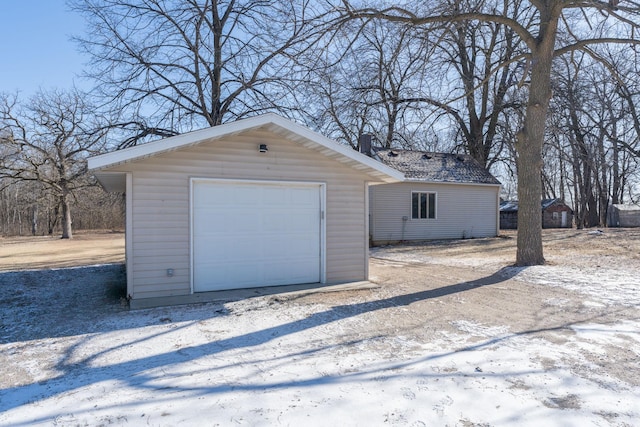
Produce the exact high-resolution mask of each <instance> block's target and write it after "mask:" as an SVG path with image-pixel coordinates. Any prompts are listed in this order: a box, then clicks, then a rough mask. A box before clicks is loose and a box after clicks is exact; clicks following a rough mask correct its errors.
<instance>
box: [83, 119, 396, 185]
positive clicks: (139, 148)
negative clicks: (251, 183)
mask: <svg viewBox="0 0 640 427" xmlns="http://www.w3.org/2000/svg"><path fill="white" fill-rule="evenodd" d="M265 125H273V126H276V127H278V128H281V129H282V130H284V131H285V132H286V133H290V134H292V135H296V136H299V137H302V138H304V139H306V140H308V141H310V142H311V143H313V144H315V145H318V146H320V147H324V148H327V149H329V150H331V151H332V152H335V153H336V154H339V155H340V156H342V157H343V158H346V159H345V160H346V162H347V163H349V162H354V163H356V164H357V163H359V164H362V165H364V166H366V167H368V168H370V169H373V171H375V172H377V174H379V175H380V176H379V178H380V179H382V180H383V181H385V182H398V181H404V179H405V178H404V174H403V173H402V172H400V171H398V170H396V169H393V168H392V167H389V166H387V165H385V164H383V163H381V162H379V161H377V160H375V159H372V158H371V157H368V156H366V155H364V154H362V153H359V152H357V151H355V150H353V149H352V148H350V147H347V146H344V145H340V144H338V143H337V142H335V141H334V140H332V139H330V138H327V137H326V136H324V135H321V134H319V133H317V132H314V131H312V130H311V129H309V128H307V127H305V126H302V125H299V124H297V123H295V122H292V121H291V120H289V119H285V118H284V117H281V116H279V115H277V114H275V113H267V114H262V115H260V116H255V117H250V118H247V119H242V120H238V121H235V122H231V123H225V124H222V125H219V126H213V127H210V128H206V129H201V130H197V131H194V132H189V133H185V134H181V135H176V136H173V137H170V138H165V139H160V140H156V141H151V142H148V143H146V144H142V145H136V146H134V147H130V148H125V149H124V150H118V151H113V152H110V153H106V154H101V155H99V156H95V157H90V158H89V159H88V167H89V170H90V171H93V170H98V169H103V168H107V167H110V166H115V165H117V164H121V163H125V162H130V161H133V160H136V159H141V158H145V157H149V156H153V155H156V154H160V153H164V152H167V151H172V150H176V149H178V148H182V147H186V146H189V145H195V144H198V143H200V142H202V141H206V140H211V139H218V138H221V137H224V136H227V135H232V134H236V133H239V132H244V131H247V130H250V129H254V128H259V127H261V126H265Z"/></svg>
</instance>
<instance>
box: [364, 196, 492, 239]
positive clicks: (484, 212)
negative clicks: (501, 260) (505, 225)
mask: <svg viewBox="0 0 640 427" xmlns="http://www.w3.org/2000/svg"><path fill="white" fill-rule="evenodd" d="M498 191H499V187H498V186H486V185H464V184H425V183H399V184H383V185H376V186H373V187H371V189H370V201H369V202H370V206H371V207H370V222H371V224H370V231H369V232H370V233H371V237H372V240H373V241H374V243H376V242H377V243H381V242H396V241H403V240H430V239H461V238H475V237H491V236H496V235H497V234H498V229H497V227H498V225H497V221H498V220H497V218H498ZM412 192H426V193H435V194H436V218H435V219H413V218H412V217H411V194H412ZM403 217H406V221H403Z"/></svg>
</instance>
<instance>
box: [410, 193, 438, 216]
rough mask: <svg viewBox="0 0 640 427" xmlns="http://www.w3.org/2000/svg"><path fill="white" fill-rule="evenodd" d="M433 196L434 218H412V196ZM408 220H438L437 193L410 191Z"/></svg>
mask: <svg viewBox="0 0 640 427" xmlns="http://www.w3.org/2000/svg"><path fill="white" fill-rule="evenodd" d="M416 193H418V194H433V195H434V196H435V203H436V208H435V216H434V217H433V218H414V217H413V195H414V194H416ZM409 218H411V220H412V221H435V220H437V219H438V192H437V191H427V190H424V191H423V190H411V198H410V199H409Z"/></svg>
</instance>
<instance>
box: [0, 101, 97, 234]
mask: <svg viewBox="0 0 640 427" xmlns="http://www.w3.org/2000/svg"><path fill="white" fill-rule="evenodd" d="M91 111H92V108H90V107H89V106H88V105H87V104H86V103H85V102H84V100H83V98H82V97H81V96H80V95H79V94H78V93H76V92H69V93H65V92H48V93H47V92H40V93H38V94H36V95H34V97H33V98H31V99H30V101H29V102H28V103H27V104H26V105H24V106H23V105H22V104H20V103H19V101H18V98H17V96H9V95H1V96H0V144H1V147H2V153H1V156H0V178H2V179H3V180H2V182H3V183H5V185H11V184H15V183H28V182H31V183H33V184H34V185H33V186H32V190H31V191H34V190H38V191H41V192H42V195H41V196H40V197H48V196H51V197H53V198H54V199H55V206H54V207H53V208H54V210H55V212H56V215H55V218H56V219H55V220H56V221H57V217H58V215H57V212H58V211H59V212H60V215H61V219H62V238H63V239H70V238H72V237H73V231H72V216H71V204H72V201H73V198H74V195H75V193H76V192H77V191H78V190H79V189H81V188H83V187H86V186H89V185H91V184H92V183H91V182H90V181H89V178H88V176H87V174H86V168H87V167H86V157H88V156H89V155H91V154H95V153H97V152H98V151H99V150H100V149H101V148H102V144H103V141H104V138H103V136H104V135H103V134H102V133H97V134H96V133H95V132H94V131H93V129H95V128H96V126H95V124H94V123H90V120H89V117H90V112H91ZM21 188H23V189H24V187H21ZM34 217H37V216H36V215H35V214H34ZM34 227H35V224H34ZM50 229H52V226H51V224H50ZM34 231H35V230H34Z"/></svg>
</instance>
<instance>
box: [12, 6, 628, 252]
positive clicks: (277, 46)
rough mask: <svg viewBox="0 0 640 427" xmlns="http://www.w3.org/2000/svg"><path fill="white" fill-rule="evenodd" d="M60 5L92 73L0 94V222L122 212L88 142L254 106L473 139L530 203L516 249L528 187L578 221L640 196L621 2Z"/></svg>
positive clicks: (382, 136)
mask: <svg viewBox="0 0 640 427" xmlns="http://www.w3.org/2000/svg"><path fill="white" fill-rule="evenodd" d="M405 3H406V4H405ZM415 3H419V4H417V5H416V4H415ZM423 3H424V4H423ZM71 5H72V6H73V8H74V9H75V10H76V11H77V12H78V13H81V14H83V16H84V17H85V18H86V21H87V23H88V31H87V33H86V35H78V36H77V39H76V41H77V42H78V46H79V47H80V48H81V49H82V51H84V52H85V53H86V55H87V58H89V60H90V65H89V67H88V68H87V70H86V71H85V74H86V77H88V78H89V79H90V81H92V82H94V83H95V85H94V88H93V90H92V91H90V92H89V93H84V94H80V93H78V92H77V91H73V92H62V93H60V92H53V93H52V92H49V93H46V92H45V93H40V94H38V95H36V97H35V98H34V99H31V100H21V99H18V98H17V97H14V96H11V95H7V94H5V95H3V97H2V98H0V101H1V106H0V107H1V109H2V110H1V111H0V120H1V122H0V139H1V141H2V147H1V150H2V152H1V155H0V157H1V158H0V160H1V162H2V163H0V171H1V173H0V180H1V183H0V204H1V205H0V207H1V209H2V212H1V213H0V215H1V216H0V218H1V219H2V221H3V222H2V224H3V230H2V232H3V233H5V234H8V233H11V234H13V233H27V232H29V233H30V232H33V231H35V232H36V234H40V233H42V232H46V233H52V232H56V231H57V230H59V229H60V230H62V234H63V236H66V237H71V221H72V220H71V216H70V213H71V212H74V214H73V215H74V216H73V223H74V226H75V227H76V228H78V227H80V228H85V227H89V228H94V227H109V228H112V227H119V226H122V216H121V215H122V212H123V207H122V199H121V198H118V197H115V196H113V195H107V194H104V193H102V192H101V191H100V190H99V189H97V188H96V187H95V181H94V180H93V179H92V178H91V177H90V176H88V175H87V171H86V158H87V157H88V156H90V155H93V154H97V153H100V152H104V151H108V150H113V149H117V148H125V147H128V146H132V145H136V144H140V143H144V142H147V141H149V140H151V139H155V138H159V137H167V136H172V135H176V134H179V133H183V132H187V131H190V130H195V129H199V128H203V127H207V126H215V125H218V124H221V123H225V122H230V121H234V120H237V119H240V118H243V117H247V116H251V115H256V114H260V113H263V112H267V111H275V112H278V113H279V114H282V115H284V116H286V117H289V118H292V119H294V120H297V121H299V122H302V123H304V124H306V125H307V126H309V127H311V128H312V129H314V130H317V131H318V132H320V133H322V134H325V135H327V136H329V137H332V138H334V139H336V140H338V141H340V142H342V143H344V144H349V145H351V146H352V147H353V148H354V149H357V148H358V147H357V144H358V136H359V135H360V134H362V133H370V134H373V135H374V136H375V140H376V141H377V143H378V144H379V145H381V146H384V147H401V148H406V149H419V150H428V151H441V152H464V153H468V154H470V155H472V156H473V157H474V158H475V159H476V160H477V161H478V162H479V163H480V164H482V165H483V166H485V167H486V168H488V169H489V170H490V171H491V172H492V173H494V175H496V176H497V177H498V178H499V179H500V180H501V182H502V183H503V187H504V196H505V197H506V198H517V197H518V198H519V199H520V201H521V206H522V205H523V204H524V205H527V203H528V205H529V207H528V208H524V210H527V211H528V212H529V213H530V214H533V216H532V217H530V218H528V223H529V225H528V226H524V227H525V228H530V229H532V233H533V234H531V235H529V236H528V237H527V236H525V234H526V233H522V234H523V236H525V237H523V238H524V239H527V240H526V241H525V240H523V241H522V242H519V248H520V246H523V247H525V246H528V247H533V248H534V249H533V251H532V252H531V253H529V254H526V253H523V254H519V257H520V256H521V255H522V259H521V261H524V262H523V263H525V264H526V263H539V262H541V261H542V252H541V248H539V249H538V248H537V246H538V245H539V244H540V242H538V241H536V238H535V234H536V233H539V230H536V226H535V221H536V220H537V221H538V223H539V218H538V217H539V200H540V198H541V197H545V198H560V199H563V200H564V201H565V202H567V203H568V204H569V205H570V206H573V208H574V210H575V213H576V215H575V218H576V224H577V226H578V227H590V226H596V225H606V224H605V221H606V211H607V208H608V206H609V205H610V204H612V203H629V202H631V203H637V202H638V200H639V199H640V164H639V159H640V141H639V136H640V116H639V113H640V112H638V111H637V109H636V104H637V101H638V100H639V99H640V86H639V85H640V83H638V81H637V79H636V76H637V75H638V71H639V70H638V66H639V62H638V59H639V58H638V52H637V49H640V46H638V47H637V44H638V43H639V40H640V39H638V38H636V33H637V30H638V28H637V27H638V24H636V22H640V21H639V20H638V19H637V18H638V14H639V13H640V6H637V5H636V4H635V3H634V2H631V1H619V2H618V1H615V0H612V1H597V0H586V1H583V2H579V3H576V2H572V1H567V0H549V1H544V2H542V1H539V0H529V1H525V0H514V1H508V2H506V1H497V0H440V1H434V2H402V1H400V2H398V1H396V2H393V3H391V2H382V1H378V2H366V1H356V0H354V1H346V0H315V1H312V0H305V1H296V0H285V1H279V2H269V1H262V0H226V1H216V0H74V1H73V2H72V3H71ZM545 125H546V126H545ZM518 178H520V179H518ZM516 188H517V191H516ZM521 209H522V208H521ZM83 215H85V216H86V218H85V217H83ZM530 216H531V215H530ZM110 221H111V222H110ZM519 223H520V224H526V223H527V221H526V218H525V221H522V222H521V221H520V220H519ZM537 227H538V228H539V224H538V226H537ZM65 230H66V231H65ZM520 234H521V233H519V238H520ZM533 252H539V253H535V254H534V253H533ZM527 260H528V261H529V262H527Z"/></svg>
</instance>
